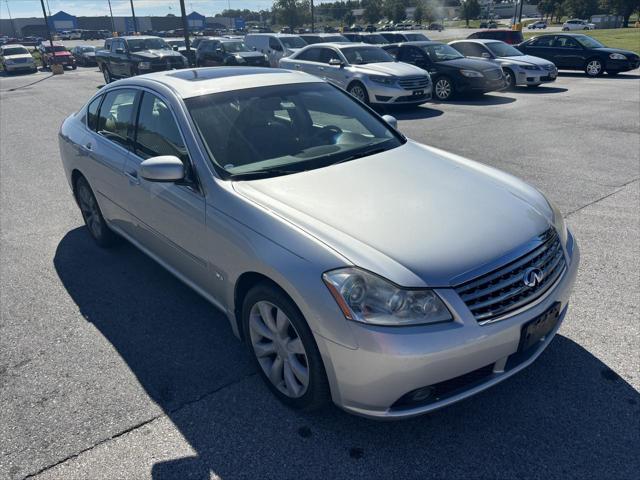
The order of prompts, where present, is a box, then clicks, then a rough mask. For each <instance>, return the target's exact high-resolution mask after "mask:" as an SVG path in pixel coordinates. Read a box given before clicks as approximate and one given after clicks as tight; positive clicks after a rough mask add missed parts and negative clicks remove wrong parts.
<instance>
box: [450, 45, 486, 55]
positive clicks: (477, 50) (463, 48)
mask: <svg viewBox="0 0 640 480" xmlns="http://www.w3.org/2000/svg"><path fill="white" fill-rule="evenodd" d="M451 46H452V47H453V48H455V49H456V50H458V51H459V52H460V53H461V54H462V55H464V56H465V57H481V56H482V47H480V46H479V45H478V44H477V43H471V42H461V43H454V44H453V45H451Z"/></svg>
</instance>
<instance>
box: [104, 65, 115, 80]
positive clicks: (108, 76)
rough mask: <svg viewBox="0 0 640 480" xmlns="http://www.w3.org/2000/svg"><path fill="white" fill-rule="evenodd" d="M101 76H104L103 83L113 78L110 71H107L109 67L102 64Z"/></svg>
mask: <svg viewBox="0 0 640 480" xmlns="http://www.w3.org/2000/svg"><path fill="white" fill-rule="evenodd" d="M102 76H103V77H104V82H105V83H111V81H112V80H113V78H112V77H111V72H110V71H109V67H107V66H104V67H103V68H102Z"/></svg>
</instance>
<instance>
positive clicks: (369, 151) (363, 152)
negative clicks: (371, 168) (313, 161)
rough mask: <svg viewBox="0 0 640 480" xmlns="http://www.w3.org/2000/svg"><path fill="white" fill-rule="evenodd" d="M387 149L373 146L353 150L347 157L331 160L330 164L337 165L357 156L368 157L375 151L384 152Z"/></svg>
mask: <svg viewBox="0 0 640 480" xmlns="http://www.w3.org/2000/svg"><path fill="white" fill-rule="evenodd" d="M387 150H388V149H387V148H384V147H374V148H370V149H369V150H362V151H360V152H355V153H354V154H352V155H349V156H348V157H345V158H341V159H340V160H338V161H337V162H333V163H332V164H331V165H337V164H339V163H344V162H348V161H350V160H355V159H357V158H362V157H368V156H369V155H375V154H376V153H381V152H386V151H387Z"/></svg>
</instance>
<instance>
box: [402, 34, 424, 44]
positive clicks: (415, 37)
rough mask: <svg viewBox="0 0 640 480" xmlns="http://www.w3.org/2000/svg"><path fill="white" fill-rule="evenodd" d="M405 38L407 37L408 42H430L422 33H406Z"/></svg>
mask: <svg viewBox="0 0 640 480" xmlns="http://www.w3.org/2000/svg"><path fill="white" fill-rule="evenodd" d="M404 36H405V37H407V41H409V42H425V41H427V40H429V38H427V36H426V35H424V34H422V33H405V34H404Z"/></svg>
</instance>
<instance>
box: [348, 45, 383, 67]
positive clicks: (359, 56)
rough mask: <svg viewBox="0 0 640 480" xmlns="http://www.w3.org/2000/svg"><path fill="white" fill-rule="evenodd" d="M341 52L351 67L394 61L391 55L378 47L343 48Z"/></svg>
mask: <svg viewBox="0 0 640 480" xmlns="http://www.w3.org/2000/svg"><path fill="white" fill-rule="evenodd" d="M341 51H342V53H343V54H344V56H345V57H346V58H347V62H349V63H350V64H351V65H364V64H366V63H384V62H393V61H394V60H393V57H392V56H391V55H389V54H388V53H387V52H385V51H384V50H382V49H381V48H378V47H351V48H343V49H341Z"/></svg>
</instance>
